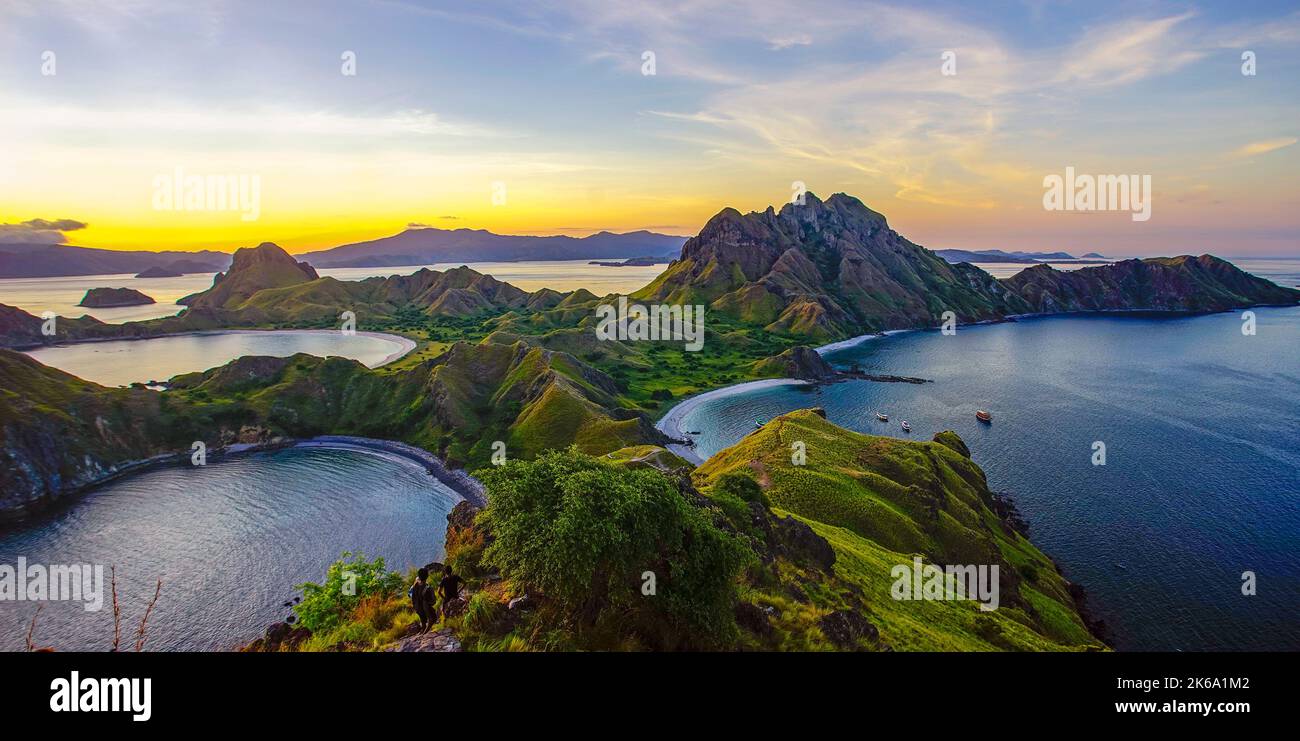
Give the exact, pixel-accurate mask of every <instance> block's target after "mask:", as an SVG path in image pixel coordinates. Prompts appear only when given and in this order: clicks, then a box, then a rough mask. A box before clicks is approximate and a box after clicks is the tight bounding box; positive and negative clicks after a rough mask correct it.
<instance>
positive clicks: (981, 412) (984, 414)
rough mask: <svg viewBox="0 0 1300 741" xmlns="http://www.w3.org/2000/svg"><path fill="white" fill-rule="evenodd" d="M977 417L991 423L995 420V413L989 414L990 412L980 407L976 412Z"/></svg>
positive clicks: (985, 422)
mask: <svg viewBox="0 0 1300 741" xmlns="http://www.w3.org/2000/svg"><path fill="white" fill-rule="evenodd" d="M975 419H978V420H979V421H981V422H983V423H984V424H989V423H991V422H992V421H993V415H992V414H989V413H988V412H986V411H984V410H983V409H980V410H979V411H977V412H975Z"/></svg>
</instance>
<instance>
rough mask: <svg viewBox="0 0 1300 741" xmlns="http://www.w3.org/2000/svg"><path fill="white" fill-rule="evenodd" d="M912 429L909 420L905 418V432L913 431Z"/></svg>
mask: <svg viewBox="0 0 1300 741" xmlns="http://www.w3.org/2000/svg"><path fill="white" fill-rule="evenodd" d="M911 431H912V426H911V425H909V424H908V423H907V420H903V432H911Z"/></svg>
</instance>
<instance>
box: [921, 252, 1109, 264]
mask: <svg viewBox="0 0 1300 741" xmlns="http://www.w3.org/2000/svg"><path fill="white" fill-rule="evenodd" d="M934 254H936V255H938V256H939V257H942V258H943V259H945V260H947V261H948V262H953V263H957V262H1005V263H1024V264H1037V263H1040V262H1052V261H1055V260H1104V259H1105V258H1104V257H1102V256H1101V255H1099V254H1097V253H1096V252H1089V253H1088V254H1086V255H1083V256H1082V257H1075V256H1074V255H1071V254H1070V253H1068V252H1019V251H1016V252H1003V251H1002V250H935V251H934Z"/></svg>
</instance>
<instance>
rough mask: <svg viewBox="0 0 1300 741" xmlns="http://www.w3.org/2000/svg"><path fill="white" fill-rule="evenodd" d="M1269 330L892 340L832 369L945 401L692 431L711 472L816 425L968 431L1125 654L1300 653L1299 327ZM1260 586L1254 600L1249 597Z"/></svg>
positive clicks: (887, 389) (705, 424)
mask: <svg viewBox="0 0 1300 741" xmlns="http://www.w3.org/2000/svg"><path fill="white" fill-rule="evenodd" d="M1255 314H1256V318H1257V334H1256V335H1255V336H1245V335H1243V334H1242V331H1241V328H1242V315H1241V313H1240V312H1235V313H1224V314H1214V315H1209V316H1201V317H1194V318H1152V317H1139V316H1114V315H1108V316H1102V315H1088V316H1070V317H1051V318H1041V319H1029V320H1023V321H1018V322H1014V323H1005V324H996V325H983V326H967V327H961V328H959V329H958V331H957V334H956V335H955V336H943V335H941V334H940V333H938V332H934V331H927V332H910V333H902V334H896V335H891V336H889V337H885V338H878V339H872V340H867V341H866V342H864V343H862V344H860V345H858V346H856V347H852V348H847V349H843V350H840V351H837V352H834V353H831V354H828V355H827V359H828V360H830V361H831V362H833V363H834V364H836V365H838V366H847V365H848V364H850V363H853V362H857V363H860V364H861V365H862V367H863V368H864V369H866V370H868V371H870V372H875V373H888V374H895V375H907V376H919V377H922V378H929V379H933V380H934V383H932V384H924V385H912V384H903V383H872V382H866V381H850V382H845V383H839V384H832V385H829V386H823V387H820V388H818V389H816V390H808V389H807V388H806V387H790V386H786V387H776V388H770V389H764V390H760V391H756V392H752V393H747V394H743V395H739V396H733V397H730V398H722V399H715V400H712V401H708V402H705V403H703V404H702V405H701V406H700V407H699V408H697V409H696V410H695V411H694V412H693V413H691V414H689V415H687V416H686V418H685V419H684V420H683V425H682V429H689V430H700V431H701V432H702V434H701V435H699V436H698V437H697V439H698V441H699V445H698V452H699V453H700V454H701V455H705V456H708V455H711V454H713V453H714V452H716V451H717V450H720V449H721V448H723V447H726V446H728V445H730V444H732V443H734V442H736V441H737V440H739V439H740V438H741V437H742V436H744V435H746V434H748V433H749V432H750V431H751V430H752V429H753V426H754V420H755V419H756V418H759V419H770V418H771V417H773V416H776V415H778V414H781V413H783V412H787V411H791V410H793V409H799V408H806V407H812V406H821V407H824V408H825V409H826V412H827V416H828V417H829V419H830V420H831V421H833V422H835V423H836V424H839V425H842V426H845V427H848V428H850V429H854V430H858V431H860V432H866V433H872V434H882V435H891V436H893V437H899V438H907V437H910V438H912V439H917V440H929V439H930V437H931V436H932V435H933V434H934V433H935V432H938V431H940V430H945V429H951V430H956V431H957V432H958V433H959V434H960V435H961V436H962V438H963V439H964V440H965V441H966V442H967V444H968V445H969V446H970V448H971V451H972V455H973V457H974V459H975V461H976V462H977V463H979V464H980V465H981V466H982V467H983V468H984V470H985V472H986V473H987V474H988V478H989V484H990V486H991V487H992V488H994V489H995V490H1006V491H1009V492H1010V493H1011V495H1012V496H1013V498H1014V499H1015V501H1016V503H1017V505H1018V506H1019V508H1020V510H1021V511H1022V513H1023V514H1024V515H1026V517H1027V518H1028V520H1029V522H1030V525H1031V537H1032V538H1033V540H1034V542H1035V543H1036V544H1037V545H1038V546H1039V547H1041V548H1042V549H1043V550H1044V551H1046V552H1047V554H1048V555H1050V556H1051V557H1053V558H1054V559H1056V560H1057V561H1058V562H1059V563H1060V564H1061V565H1062V567H1063V569H1064V571H1065V573H1066V575H1067V576H1068V577H1069V578H1071V579H1073V580H1076V581H1078V582H1080V583H1081V584H1083V585H1084V586H1085V587H1086V588H1087V590H1088V593H1089V595H1090V601H1091V605H1092V608H1093V609H1094V611H1095V612H1096V613H1097V614H1098V615H1099V616H1100V617H1102V618H1104V619H1105V620H1106V622H1107V623H1108V624H1109V625H1110V626H1111V628H1112V629H1113V631H1114V632H1115V634H1116V637H1117V645H1118V647H1119V648H1123V649H1139V650H1172V649H1181V650H1278V649H1288V650H1300V308H1261V309H1256V310H1255ZM977 409H987V410H989V411H991V412H992V413H993V415H994V422H993V424H992V425H983V424H980V423H979V422H977V421H976V420H975V417H974V414H975V410H977ZM877 410H880V411H883V412H885V413H887V414H888V415H889V416H890V422H889V423H881V422H877V421H876V419H875V417H874V412H875V411H877ZM902 420H907V421H908V422H910V423H911V425H912V429H913V432H912V434H911V435H910V436H909V435H908V434H907V433H904V432H903V431H902V429H901V428H900V427H899V423H900V422H901V421H902ZM1097 441H1100V442H1102V443H1104V444H1105V446H1106V464H1105V465H1104V466H1094V465H1093V464H1092V457H1093V449H1094V448H1093V446H1094V443H1095V442H1097ZM808 459H809V462H810V465H816V461H817V451H816V450H815V449H811V448H810V449H809V450H808ZM1247 571H1251V572H1254V574H1255V576H1256V580H1257V594H1256V595H1254V596H1244V595H1243V594H1242V591H1241V586H1242V579H1243V576H1242V575H1243V573H1244V572H1247Z"/></svg>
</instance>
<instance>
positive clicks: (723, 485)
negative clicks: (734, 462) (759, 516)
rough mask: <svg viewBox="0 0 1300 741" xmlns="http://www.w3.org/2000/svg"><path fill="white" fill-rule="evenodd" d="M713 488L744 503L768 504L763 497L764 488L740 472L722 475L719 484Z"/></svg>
mask: <svg viewBox="0 0 1300 741" xmlns="http://www.w3.org/2000/svg"><path fill="white" fill-rule="evenodd" d="M713 488H714V490H715V491H717V492H719V493H721V494H727V495H730V496H733V497H735V498H737V499H739V500H741V501H742V502H759V503H760V504H766V500H765V498H764V497H763V488H762V487H760V486H759V485H758V482H757V481H755V480H754V479H753V478H751V477H750V476H747V475H745V474H743V473H741V472H740V471H731V472H729V473H724V474H722V475H721V476H719V477H718V482H717V483H716V484H714V485H713Z"/></svg>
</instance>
